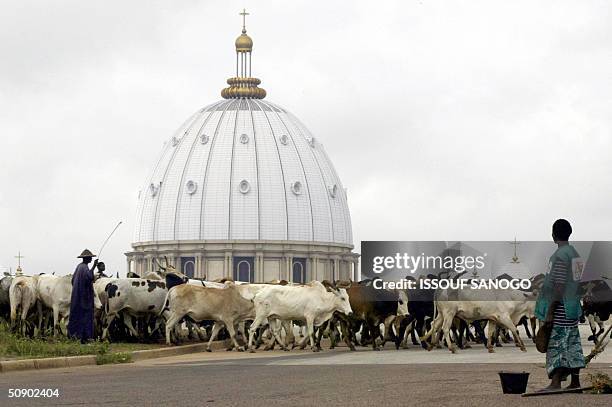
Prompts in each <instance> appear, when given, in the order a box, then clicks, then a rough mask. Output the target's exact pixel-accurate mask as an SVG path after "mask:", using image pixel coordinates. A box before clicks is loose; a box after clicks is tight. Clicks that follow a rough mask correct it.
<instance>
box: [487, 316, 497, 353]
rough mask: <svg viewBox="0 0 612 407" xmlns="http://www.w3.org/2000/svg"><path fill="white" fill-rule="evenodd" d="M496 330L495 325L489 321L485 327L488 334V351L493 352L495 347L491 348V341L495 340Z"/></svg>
mask: <svg viewBox="0 0 612 407" xmlns="http://www.w3.org/2000/svg"><path fill="white" fill-rule="evenodd" d="M496 331H497V326H496V325H495V323H494V322H493V321H489V326H488V327H487V333H488V334H489V339H487V349H488V350H489V353H494V352H495V349H494V348H493V341H494V340H495V332H496Z"/></svg>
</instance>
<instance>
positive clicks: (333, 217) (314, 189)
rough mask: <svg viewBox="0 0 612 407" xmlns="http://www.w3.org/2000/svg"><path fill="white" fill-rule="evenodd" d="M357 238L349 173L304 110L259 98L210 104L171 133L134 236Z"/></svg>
mask: <svg viewBox="0 0 612 407" xmlns="http://www.w3.org/2000/svg"><path fill="white" fill-rule="evenodd" d="M181 240H285V241H287V240H291V241H307V242H308V241H312V242H330V243H339V244H343V245H352V241H353V237H352V231H351V219H350V214H349V210H348V206H347V198H346V193H345V190H344V188H343V187H342V183H341V182H340V178H338V175H337V174H336V171H335V170H334V167H333V165H332V163H331V161H330V160H329V158H328V157H327V154H325V151H324V150H323V146H322V145H321V144H319V143H318V142H317V141H316V140H315V139H314V138H313V137H312V135H311V134H310V132H309V131H308V130H307V129H306V128H305V127H304V126H303V125H302V123H300V122H299V121H298V120H297V118H296V117H295V116H293V115H292V114H291V113H289V112H287V111H286V110H285V109H283V108H282V107H279V106H277V105H274V104H272V103H270V102H266V101H263V100H256V99H244V98H242V99H230V100H222V101H219V102H217V103H214V104H212V105H210V106H207V107H205V108H203V109H201V110H199V111H198V112H196V113H195V114H194V115H193V116H191V117H190V118H189V119H188V120H187V121H186V122H185V124H184V125H183V126H182V127H180V128H179V129H178V131H177V132H176V133H175V135H174V136H173V137H172V138H171V139H170V140H168V141H167V142H166V143H165V145H164V148H163V150H162V152H161V156H160V157H159V159H158V160H157V162H156V163H155V166H154V167H153V172H152V174H151V175H150V177H149V178H147V180H146V183H145V185H144V186H143V188H142V190H141V191H140V193H139V203H138V210H137V214H136V228H135V233H134V243H144V242H158V241H181Z"/></svg>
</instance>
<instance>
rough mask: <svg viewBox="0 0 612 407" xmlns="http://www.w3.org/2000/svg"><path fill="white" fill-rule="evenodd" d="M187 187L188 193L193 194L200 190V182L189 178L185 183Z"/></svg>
mask: <svg viewBox="0 0 612 407" xmlns="http://www.w3.org/2000/svg"><path fill="white" fill-rule="evenodd" d="M185 188H187V193H188V194H189V195H193V194H195V192H196V191H197V190H198V183H197V182H195V181H192V180H189V181H187V183H186V184H185Z"/></svg>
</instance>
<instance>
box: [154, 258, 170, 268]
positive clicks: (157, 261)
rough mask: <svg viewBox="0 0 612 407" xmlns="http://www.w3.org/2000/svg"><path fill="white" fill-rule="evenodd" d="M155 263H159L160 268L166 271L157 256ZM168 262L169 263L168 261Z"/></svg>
mask: <svg viewBox="0 0 612 407" xmlns="http://www.w3.org/2000/svg"><path fill="white" fill-rule="evenodd" d="M155 263H157V267H159V268H160V269H162V270H164V271H166V268H165V267H164V266H162V265H161V263H160V262H159V260H157V258H156V259H155ZM166 264H168V263H166Z"/></svg>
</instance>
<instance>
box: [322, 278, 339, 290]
mask: <svg viewBox="0 0 612 407" xmlns="http://www.w3.org/2000/svg"><path fill="white" fill-rule="evenodd" d="M321 284H323V287H325V289H326V290H327V291H329V292H332V291H334V290H336V287H335V286H334V285H333V284H332V283H330V282H329V281H327V280H323V281H321Z"/></svg>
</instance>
